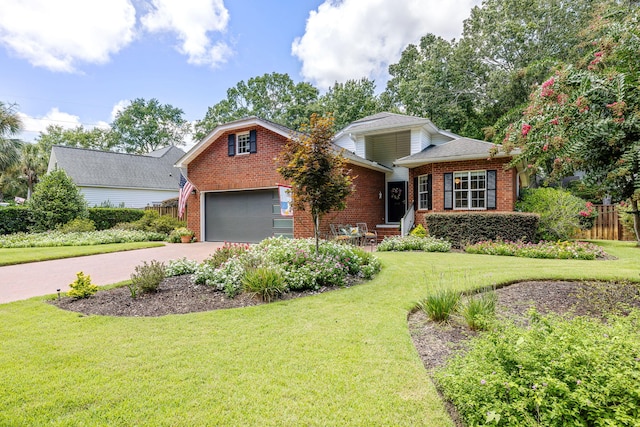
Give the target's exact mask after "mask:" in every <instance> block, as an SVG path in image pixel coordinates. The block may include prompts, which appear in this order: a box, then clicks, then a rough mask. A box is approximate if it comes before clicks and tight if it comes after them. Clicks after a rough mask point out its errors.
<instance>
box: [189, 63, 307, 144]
mask: <svg viewBox="0 0 640 427" xmlns="http://www.w3.org/2000/svg"><path fill="white" fill-rule="evenodd" d="M317 98H318V89H316V88H315V87H313V86H312V85H310V84H309V83H297V84H296V83H294V82H293V80H291V77H289V75H288V74H280V73H271V74H264V75H262V76H258V77H252V78H250V79H249V80H248V81H247V82H244V81H241V82H239V83H237V84H236V86H235V87H232V88H230V89H228V90H227V98H226V99H223V100H222V101H220V102H218V103H217V104H215V105H214V106H212V107H209V108H208V109H207V113H206V115H205V117H204V118H203V119H202V120H200V121H198V122H197V123H196V126H195V130H196V132H195V138H196V139H198V140H199V139H202V138H204V137H205V136H207V134H208V133H209V132H211V131H212V130H213V129H215V128H216V126H218V125H220V124H222V123H226V122H229V121H232V120H238V119H241V118H243V117H247V116H258V117H260V118H262V119H266V120H271V121H272V122H275V123H278V124H281V125H283V126H287V127H289V128H290V129H298V127H299V126H300V125H301V124H303V123H304V122H306V121H307V119H308V117H309V111H308V107H309V106H310V105H312V104H313V103H314V102H315V101H316V100H317Z"/></svg>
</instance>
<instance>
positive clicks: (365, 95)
mask: <svg viewBox="0 0 640 427" xmlns="http://www.w3.org/2000/svg"><path fill="white" fill-rule="evenodd" d="M375 90H376V85H375V83H374V82H373V80H369V79H367V78H362V79H360V80H347V81H346V82H345V83H336V84H334V85H333V87H331V88H330V89H329V90H328V91H327V93H325V94H324V95H322V96H321V97H320V98H319V99H318V108H316V110H319V111H318V112H319V113H321V114H331V115H332V116H333V118H334V129H335V130H340V129H343V128H345V127H346V126H347V125H348V124H349V123H351V122H354V121H356V120H358V119H361V118H363V117H366V116H369V115H372V114H376V113H379V112H381V111H383V110H384V108H383V106H382V102H381V101H380V99H378V97H377V96H376V94H375Z"/></svg>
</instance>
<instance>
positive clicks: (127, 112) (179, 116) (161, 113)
mask: <svg viewBox="0 0 640 427" xmlns="http://www.w3.org/2000/svg"><path fill="white" fill-rule="evenodd" d="M183 115H184V112H183V111H182V110H181V109H180V108H176V107H174V106H172V105H169V104H160V102H159V101H158V100H157V99H155V98H152V99H150V100H149V101H147V100H145V99H143V98H136V99H134V100H133V101H132V102H131V104H130V105H129V106H127V107H126V108H125V109H124V110H122V111H120V112H118V114H116V117H115V119H114V120H113V123H111V132H112V134H113V138H114V139H115V141H116V142H115V143H116V148H117V149H118V150H120V151H125V152H127V153H135V154H144V153H149V152H151V151H154V150H157V149H159V148H163V147H166V146H168V145H184V144H185V143H186V141H185V138H186V137H187V136H188V135H189V134H190V132H191V124H190V123H189V122H187V121H186V120H185V119H184V118H183Z"/></svg>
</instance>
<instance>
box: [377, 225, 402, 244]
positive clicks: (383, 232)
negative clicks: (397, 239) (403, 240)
mask: <svg viewBox="0 0 640 427" xmlns="http://www.w3.org/2000/svg"><path fill="white" fill-rule="evenodd" d="M376 232H377V233H378V243H380V242H382V241H383V240H384V238H385V237H387V236H388V237H392V236H399V235H400V225H399V224H378V225H376Z"/></svg>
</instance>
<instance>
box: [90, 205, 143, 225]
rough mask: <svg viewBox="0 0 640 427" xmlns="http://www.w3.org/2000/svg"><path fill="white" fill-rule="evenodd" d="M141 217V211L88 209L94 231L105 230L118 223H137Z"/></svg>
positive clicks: (131, 209) (130, 209)
mask: <svg viewBox="0 0 640 427" xmlns="http://www.w3.org/2000/svg"><path fill="white" fill-rule="evenodd" d="M143 215H144V210H143V209H133V208H89V219H90V220H92V221H93V222H94V223H95V225H96V230H106V229H109V228H111V227H113V226H114V225H116V224H118V223H120V222H133V221H137V220H139V219H140V218H142V216H143Z"/></svg>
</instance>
